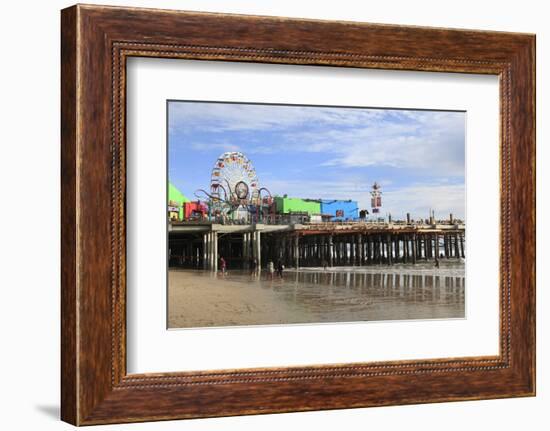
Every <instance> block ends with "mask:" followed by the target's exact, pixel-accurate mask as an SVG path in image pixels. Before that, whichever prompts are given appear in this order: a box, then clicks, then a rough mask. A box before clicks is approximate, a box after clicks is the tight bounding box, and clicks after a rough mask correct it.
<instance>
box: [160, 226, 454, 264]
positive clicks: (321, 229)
mask: <svg viewBox="0 0 550 431" xmlns="http://www.w3.org/2000/svg"><path fill="white" fill-rule="evenodd" d="M168 243H169V265H170V266H181V267H189V268H197V269H205V270H211V271H217V270H218V265H219V259H220V257H223V258H224V260H225V261H226V262H227V265H228V267H230V268H239V269H247V268H249V266H250V265H251V263H252V262H254V261H255V262H256V263H257V265H258V266H259V267H261V268H265V266H266V265H267V263H268V262H269V261H270V260H271V261H273V262H274V263H277V262H278V261H279V260H280V261H281V262H282V263H283V265H284V266H285V267H286V268H289V267H293V268H296V269H297V268H300V267H337V266H363V265H374V264H385V265H393V264H396V263H409V264H416V263H417V262H420V261H428V260H432V261H434V262H438V261H439V260H440V259H460V258H464V257H465V225H464V224H463V223H459V222H455V221H454V220H453V219H452V216H451V218H450V220H449V221H445V222H434V223H432V224H425V223H415V222H411V221H397V222H387V223H380V222H341V223H335V222H329V223H307V224H217V223H214V222H210V221H197V222H188V221H183V222H177V221H173V222H169V224H168Z"/></svg>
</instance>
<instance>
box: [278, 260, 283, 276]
mask: <svg viewBox="0 0 550 431" xmlns="http://www.w3.org/2000/svg"><path fill="white" fill-rule="evenodd" d="M284 269H285V267H284V265H283V262H282V261H281V259H279V260H278V261H277V275H278V276H279V277H280V278H283V271H284Z"/></svg>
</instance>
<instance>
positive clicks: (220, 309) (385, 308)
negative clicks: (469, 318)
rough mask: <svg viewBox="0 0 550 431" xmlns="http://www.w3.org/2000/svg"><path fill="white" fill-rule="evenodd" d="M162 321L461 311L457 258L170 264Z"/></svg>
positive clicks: (343, 318)
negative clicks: (280, 267) (218, 266)
mask: <svg viewBox="0 0 550 431" xmlns="http://www.w3.org/2000/svg"><path fill="white" fill-rule="evenodd" d="M168 278H169V283H168V284H169V287H168V298H169V299H168V300H169V303H168V327H169V328H192V327H216V326H244V325H273V324H292V323H322V322H353V321H374V320H402V319H437V318H463V317H464V298H465V286H464V264H463V263H461V262H460V263H459V262H456V261H455V262H453V263H450V262H445V263H443V264H442V265H441V267H440V268H433V265H422V264H419V265H415V266H411V265H403V266H399V265H395V266H393V267H379V266H377V267H353V268H341V267H340V268H330V269H327V270H323V269H322V268H307V269H306V268H304V269H301V270H299V271H293V270H287V271H285V274H284V277H283V279H281V278H278V277H274V278H273V279H271V278H270V277H269V275H267V274H266V273H265V272H263V273H262V274H261V275H259V276H252V275H250V274H249V273H248V272H245V271H238V270H236V271H229V272H228V273H227V274H225V275H222V274H221V273H217V274H213V273H211V272H208V271H196V270H179V269H170V270H169V274H168Z"/></svg>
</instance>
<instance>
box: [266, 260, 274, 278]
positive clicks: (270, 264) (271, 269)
mask: <svg viewBox="0 0 550 431" xmlns="http://www.w3.org/2000/svg"><path fill="white" fill-rule="evenodd" d="M267 272H268V273H269V278H270V279H271V280H273V273H274V272H275V265H273V261H272V260H270V261H269V262H268V263H267Z"/></svg>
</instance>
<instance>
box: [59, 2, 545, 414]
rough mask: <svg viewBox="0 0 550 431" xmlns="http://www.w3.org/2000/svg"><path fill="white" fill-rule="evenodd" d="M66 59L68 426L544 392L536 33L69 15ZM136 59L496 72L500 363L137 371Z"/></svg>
mask: <svg viewBox="0 0 550 431" xmlns="http://www.w3.org/2000/svg"><path fill="white" fill-rule="evenodd" d="M335 35H337V37H336V36H335ZM61 54H62V55H61V84H62V85H61V87H62V91H61V126H62V127H61V173H62V175H61V177H62V178H61V260H62V264H61V274H62V276H61V314H62V315H61V418H62V420H64V421H66V422H69V423H71V424H74V425H92V424H107V423H120V422H139V421H153V420H168V419H182V418H198V417H214V416H231V415H243V414H260V413H276V412H291V411H309V410H323V409H341V408H355V407H370V406H384V405H397V404H415V403H431V402H443V401H459V400H476V399H491V398H504V397H520V396H534V395H535V36H534V35H530V34H517V33H504V32H502V33H501V32H488V31H472V30H451V29H440V28H424V27H406V26H393V25H380V24H366V23H352V22H333V21H316V20H300V19H289V18H278V17H257V16H241V15H223V14H214V13H198V12H180V11H170V10H155V9H136V8H121V7H105V6H93V5H76V6H73V7H70V8H67V9H64V10H63V11H62V13H61ZM135 56H137V57H153V58H168V59H172V58H173V59H193V60H204V61H209V60H216V61H227V62H249V63H250V62H251V63H272V64H288V65H311V66H316V65H317V66H318V65H324V66H333V67H349V68H365V69H382V70H411V71H427V72H453V73H472V74H473V73H475V74H490V75H496V76H498V77H499V86H500V100H499V104H500V174H501V177H500V210H501V211H500V220H492V221H491V222H492V223H499V226H500V285H499V290H500V310H499V314H500V332H499V337H500V338H499V340H500V342H499V346H500V353H499V355H497V356H490V357H477V356H468V357H449V358H440V359H429V360H407V361H385V362H368V363H342V364H330V365H310V366H299V367H272V368H253V369H227V370H223V371H219V370H204V371H200V372H195V371H187V372H166V373H145V374H128V373H127V371H126V357H127V351H126V330H127V327H126V289H127V285H126V224H125V220H126V218H125V217H126V213H125V211H126V207H125V202H126V189H127V181H126V157H127V153H126V152H127V148H126V126H127V124H126V105H125V101H126V83H127V81H126V60H127V59H128V58H130V57H135ZM495 252H496V251H495Z"/></svg>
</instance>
